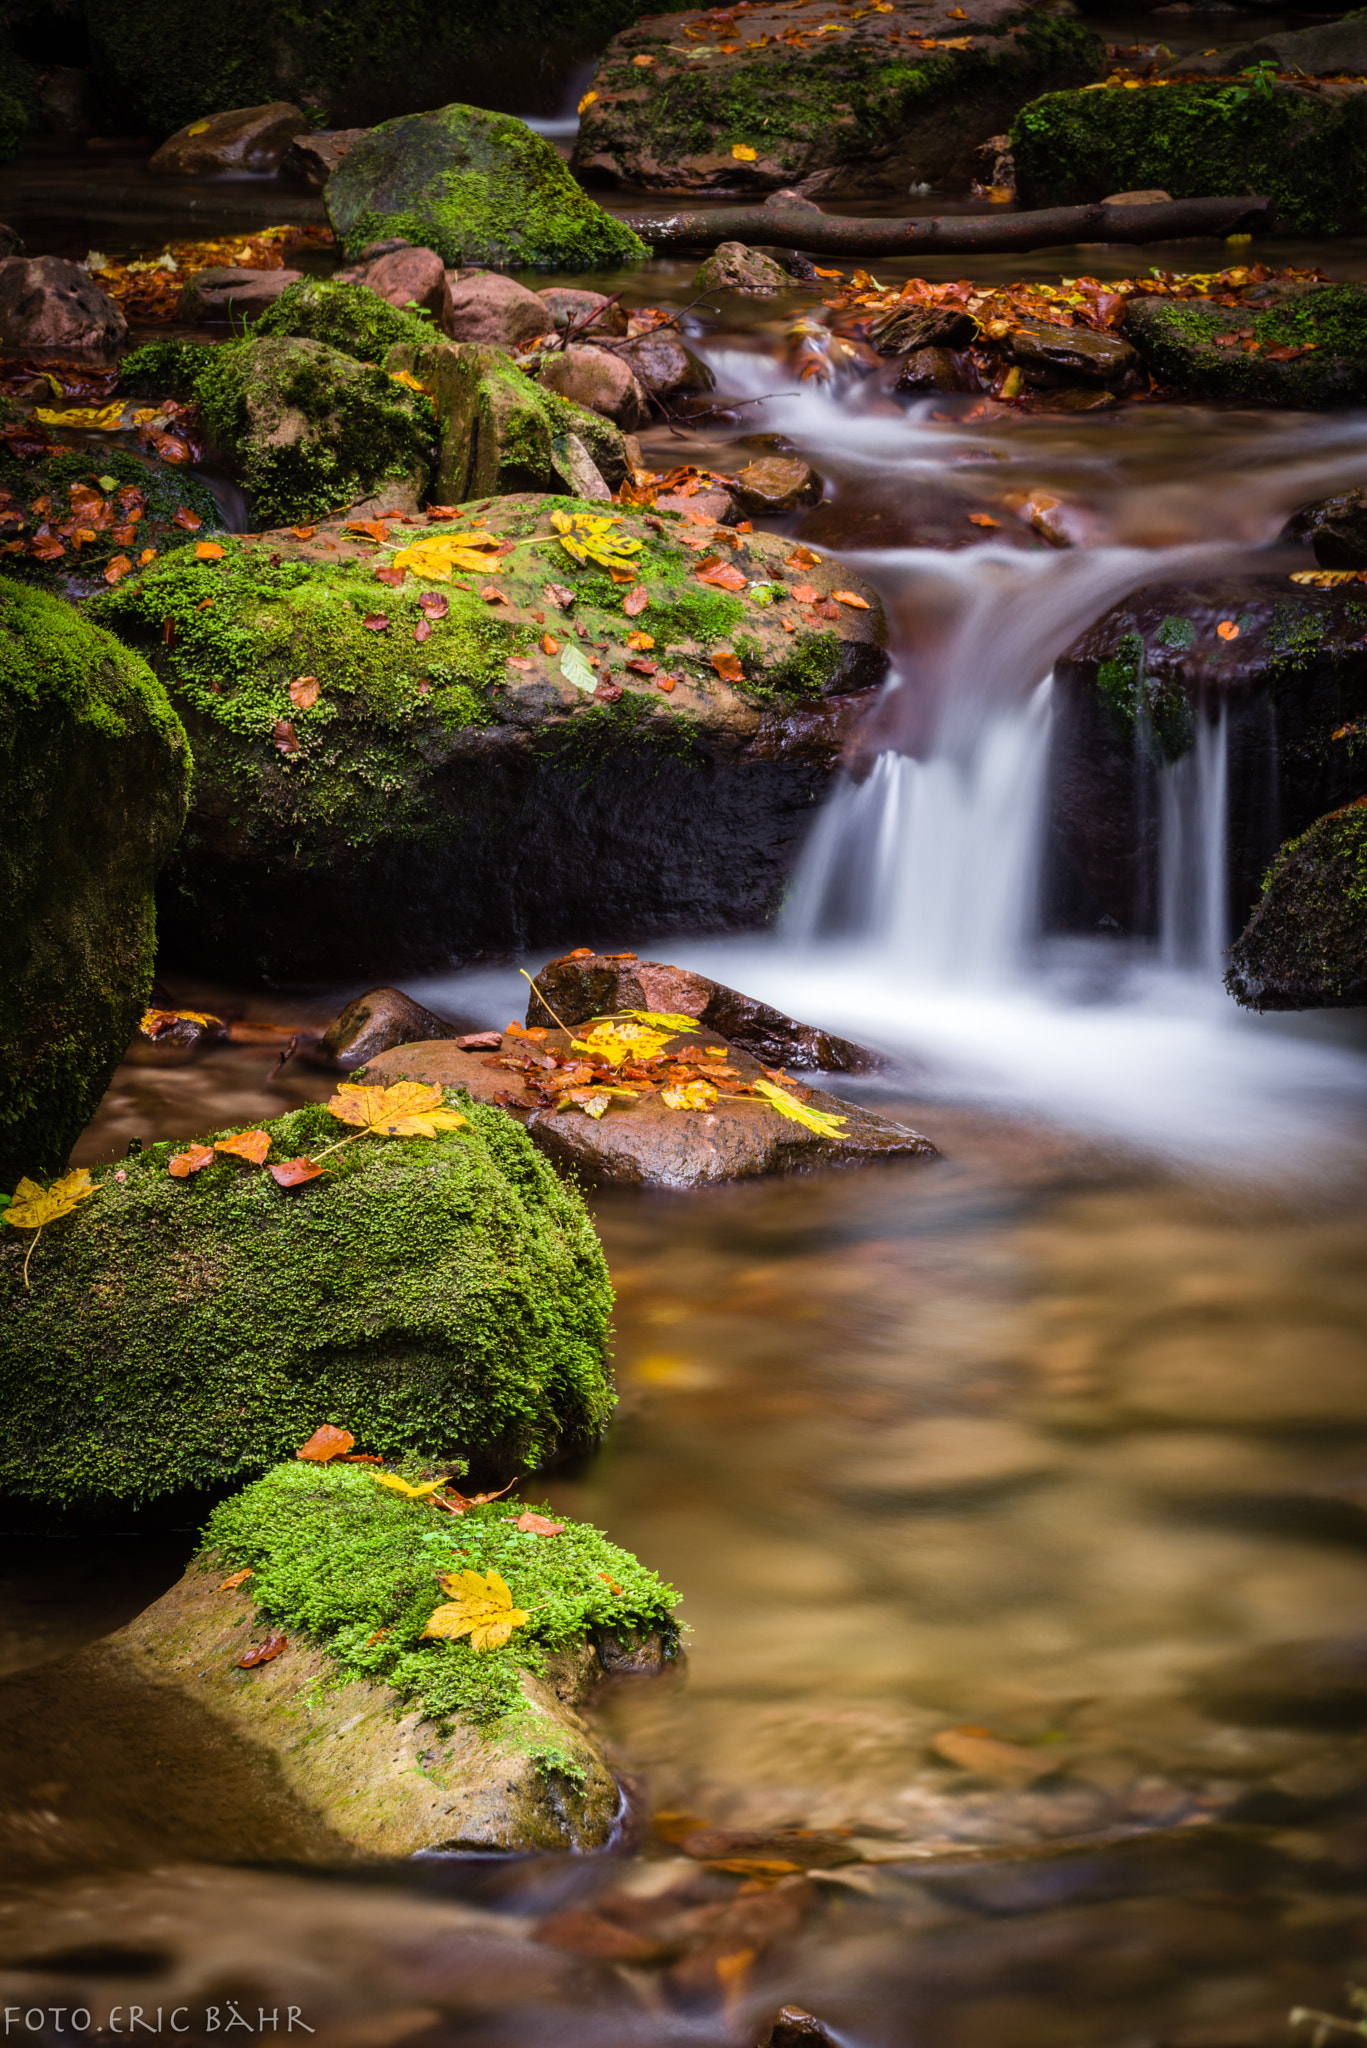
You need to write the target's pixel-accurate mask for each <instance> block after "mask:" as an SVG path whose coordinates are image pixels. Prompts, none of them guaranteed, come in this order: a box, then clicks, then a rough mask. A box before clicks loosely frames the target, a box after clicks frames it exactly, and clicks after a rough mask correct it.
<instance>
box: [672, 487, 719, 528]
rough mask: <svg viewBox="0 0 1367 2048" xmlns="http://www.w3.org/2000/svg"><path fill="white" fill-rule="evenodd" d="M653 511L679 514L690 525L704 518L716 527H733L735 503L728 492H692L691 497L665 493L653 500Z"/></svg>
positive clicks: (677, 492) (679, 492)
mask: <svg viewBox="0 0 1367 2048" xmlns="http://www.w3.org/2000/svg"><path fill="white" fill-rule="evenodd" d="M655 510H656V511H657V512H679V513H681V514H682V515H683V517H684V518H685V519H686V520H688V521H689V522H690V523H691V524H696V523H697V521H698V520H699V519H704V518H705V519H712V520H715V521H716V523H717V525H718V526H734V525H735V521H736V501H735V499H734V498H733V497H732V496H731V493H730V492H729V491H694V493H693V495H692V497H685V496H684V495H683V493H682V492H681V491H665V492H664V493H662V495H661V496H660V497H658V498H657V499H656V500H655Z"/></svg>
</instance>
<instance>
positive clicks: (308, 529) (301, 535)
mask: <svg viewBox="0 0 1367 2048" xmlns="http://www.w3.org/2000/svg"><path fill="white" fill-rule="evenodd" d="M317 531H318V529H317V527H316V526H292V527H291V528H290V532H291V533H292V534H293V535H294V537H295V539H296V540H312V539H313V536H314V534H315V533H317Z"/></svg>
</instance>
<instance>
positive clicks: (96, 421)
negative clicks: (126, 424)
mask: <svg viewBox="0 0 1367 2048" xmlns="http://www.w3.org/2000/svg"><path fill="white" fill-rule="evenodd" d="M125 403H126V401H125V400H123V399H120V400H119V403H118V404H117V405H73V406H70V407H69V408H68V409H67V410H66V411H65V412H54V411H53V410H52V409H51V407H50V406H46V405H35V406H34V408H33V417H34V418H35V419H36V420H41V421H42V423H43V425H44V426H45V427H83V428H84V429H85V430H86V432H87V433H90V432H95V433H101V434H112V433H114V432H116V431H117V429H118V428H119V427H121V426H122V425H123V415H124V407H125Z"/></svg>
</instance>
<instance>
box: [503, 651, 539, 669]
mask: <svg viewBox="0 0 1367 2048" xmlns="http://www.w3.org/2000/svg"><path fill="white" fill-rule="evenodd" d="M507 660H508V666H509V668H535V667H536V663H535V662H534V661H528V659H527V657H526V655H525V654H510V655H509V656H508V657H507Z"/></svg>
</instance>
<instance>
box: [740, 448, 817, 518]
mask: <svg viewBox="0 0 1367 2048" xmlns="http://www.w3.org/2000/svg"><path fill="white" fill-rule="evenodd" d="M736 492H737V495H738V496H739V498H740V501H741V503H742V504H743V505H744V507H745V509H746V511H747V512H794V511H796V509H797V507H798V506H799V505H815V504H816V503H817V502H818V500H819V499H820V497H821V478H820V477H819V476H818V475H817V473H816V471H815V470H814V469H813V468H812V467H811V466H810V464H809V463H806V462H799V461H798V460H797V459H796V458H795V457H793V456H783V455H767V456H765V457H763V458H762V459H761V460H760V461H759V462H752V463H750V464H749V465H748V467H747V468H745V469H743V470H741V472H740V473H739V475H738V476H737V478H736Z"/></svg>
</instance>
